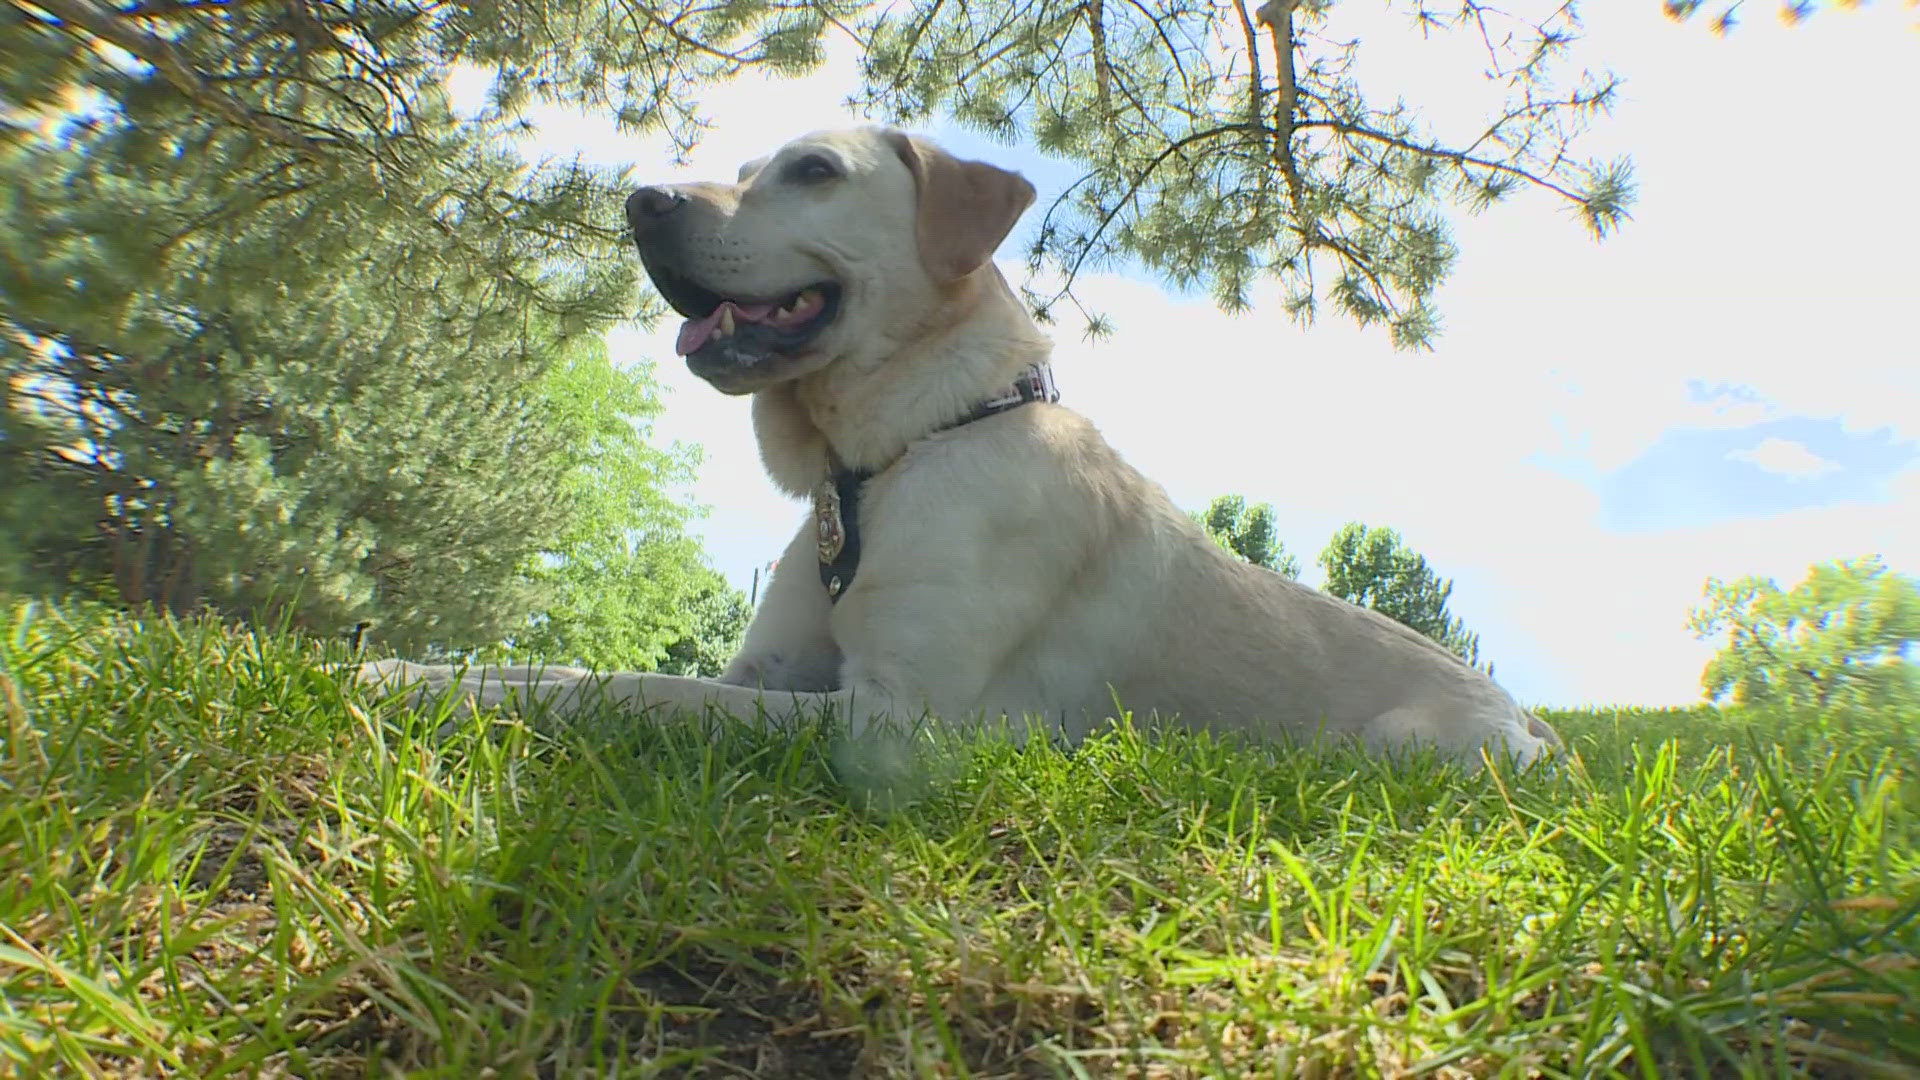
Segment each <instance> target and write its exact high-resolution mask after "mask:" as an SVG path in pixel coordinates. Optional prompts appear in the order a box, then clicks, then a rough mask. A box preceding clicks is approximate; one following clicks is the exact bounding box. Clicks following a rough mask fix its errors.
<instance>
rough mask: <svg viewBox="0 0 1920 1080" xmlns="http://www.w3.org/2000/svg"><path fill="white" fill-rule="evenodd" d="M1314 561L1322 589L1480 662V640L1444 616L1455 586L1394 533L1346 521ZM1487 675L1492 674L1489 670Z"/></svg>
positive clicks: (1488, 666)
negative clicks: (1321, 576) (1323, 576)
mask: <svg viewBox="0 0 1920 1080" xmlns="http://www.w3.org/2000/svg"><path fill="white" fill-rule="evenodd" d="M1318 561H1319V564H1320V568H1321V569H1322V570H1324V571H1326V575H1327V580H1326V584H1325V585H1324V586H1322V588H1324V589H1325V590H1326V591H1327V592H1329V593H1331V594H1332V595H1334V596H1337V597H1339V598H1340V599H1342V600H1346V601H1348V602H1350V603H1354V604H1359V605H1360V606H1362V607H1369V608H1372V609H1373V610H1375V611H1378V612H1379V613H1380V614H1382V615H1385V616H1388V617H1389V618H1392V619H1394V620H1396V621H1397V622H1400V623H1402V624H1404V625H1406V626H1409V627H1412V628H1413V629H1415V630H1418V631H1419V632H1420V633H1422V634H1425V635H1426V636H1427V637H1429V638H1431V639H1433V640H1434V641H1436V642H1438V643H1439V644H1440V645H1441V646H1442V647H1443V648H1445V649H1446V650H1447V651H1449V652H1451V653H1453V654H1454V655H1455V656H1458V657H1460V659H1462V660H1465V661H1466V662H1467V663H1469V664H1473V665H1478V664H1479V663H1480V635H1478V634H1475V633H1471V632H1469V631H1468V630H1467V628H1466V627H1465V626H1464V625H1463V624H1462V623H1461V622H1460V620H1459V619H1457V618H1454V617H1453V616H1452V615H1450V614H1448V612H1447V600H1448V599H1449V598H1450V597H1452V595H1453V582H1452V581H1450V580H1446V579H1443V578H1441V577H1440V576H1439V575H1438V574H1435V573H1434V572H1433V570H1432V569H1431V568H1430V567H1428V566H1427V560H1426V557H1425V556H1423V555H1420V554H1419V553H1417V552H1415V551H1414V550H1413V549H1411V548H1409V547H1407V545H1406V544H1405V543H1404V542H1403V541H1402V540H1401V539H1400V534H1399V533H1398V532H1395V531H1394V530H1392V529H1388V528H1372V529H1370V528H1368V527H1367V526H1365V525H1363V524H1361V523H1360V522H1357V521H1354V522H1349V523H1347V524H1346V525H1344V526H1342V527H1341V529H1340V531H1339V532H1336V533H1334V534H1333V539H1332V540H1329V541H1328V542H1327V546H1326V550H1324V551H1322V552H1321V553H1320V558H1319V560H1318ZM1486 670H1487V673H1488V674H1492V672H1493V665H1492V664H1491V663H1489V664H1487V665H1486Z"/></svg>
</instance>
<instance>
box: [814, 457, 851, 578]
mask: <svg viewBox="0 0 1920 1080" xmlns="http://www.w3.org/2000/svg"><path fill="white" fill-rule="evenodd" d="M813 528H814V541H815V543H816V544H817V545H818V547H819V551H820V561H821V563H823V564H825V563H831V562H832V561H833V560H835V559H837V558H839V557H840V549H841V548H843V547H846V546H847V527H846V524H845V523H844V522H842V521H841V520H840V492H839V491H838V490H837V489H835V487H834V485H833V477H831V476H829V477H827V478H826V479H825V480H822V481H820V483H819V485H818V486H816V487H815V488H814V489H813Z"/></svg>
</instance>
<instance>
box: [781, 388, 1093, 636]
mask: <svg viewBox="0 0 1920 1080" xmlns="http://www.w3.org/2000/svg"><path fill="white" fill-rule="evenodd" d="M1059 400H1060V390H1059V388H1058V387H1056V386H1054V384H1053V371H1052V370H1051V369H1049V368H1048V367H1047V366H1046V365H1045V364H1036V365H1034V366H1032V367H1030V368H1027V369H1026V370H1025V371H1022V372H1021V373H1020V377H1019V378H1018V379H1015V380H1014V383H1013V385H1012V386H1011V387H1008V389H1007V392H1006V393H1004V394H1001V395H999V396H998V397H993V398H989V399H987V400H986V401H983V402H981V403H980V404H978V405H975V406H974V407H973V411H971V412H969V413H967V415H965V416H963V417H961V418H960V419H958V420H955V421H954V422H953V423H951V424H946V425H943V426H941V427H938V428H935V429H934V430H933V432H930V433H929V434H936V433H938V432H942V431H952V430H953V429H954V428H957V427H961V426H964V425H966V424H971V423H973V422H974V421H975V420H985V419H986V418H987V417H989V416H995V415H998V414H1000V413H1003V412H1007V411H1008V410H1010V409H1017V408H1019V407H1020V406H1022V405H1028V404H1031V403H1033V402H1036V401H1044V402H1048V403H1049V404H1051V403H1052V402H1056V401H1059ZM827 469H828V472H827V476H826V479H824V480H822V481H820V483H819V485H818V486H816V487H815V488H814V489H813V523H814V531H815V537H816V540H817V541H818V547H819V555H820V584H822V585H824V586H826V589H827V601H828V602H829V603H838V602H839V600H840V596H841V594H842V593H845V592H846V591H847V587H848V586H850V585H852V584H853V574H854V571H856V570H858V569H860V489H861V488H863V487H865V486H866V483H867V481H868V480H871V479H873V477H874V475H875V474H876V473H877V472H879V470H877V469H849V468H847V467H846V466H845V465H844V464H842V463H841V461H840V455H838V454H836V453H834V452H833V449H832V448H831V447H829V448H828V449H827Z"/></svg>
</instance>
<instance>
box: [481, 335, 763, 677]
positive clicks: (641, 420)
mask: <svg viewBox="0 0 1920 1080" xmlns="http://www.w3.org/2000/svg"><path fill="white" fill-rule="evenodd" d="M539 400H540V404H539V406H538V409H537V411H538V413H539V414H540V415H541V416H542V417H543V418H545V419H546V421H547V423H549V424H551V425H552V426H553V427H554V428H555V429H556V434H557V435H558V437H559V442H560V445H561V446H562V447H563V448H564V449H563V451H562V453H563V456H564V457H565V459H566V461H567V462H568V469H567V474H566V480H565V483H564V488H563V491H562V493H561V494H562V495H563V496H564V497H565V499H566V500H567V501H568V503H569V504H570V505H571V506H572V507H573V514H572V516H571V517H570V519H569V521H568V523H567V526H566V528H565V529H564V531H563V532H562V533H561V535H560V536H559V537H558V539H557V541H556V542H555V543H554V544H552V545H551V546H550V547H548V548H547V549H545V550H543V551H542V552H541V553H540V554H539V556H538V557H537V558H536V559H535V560H534V562H533V564H532V566H531V568H530V570H529V576H530V577H531V579H532V580H533V581H534V583H535V584H537V585H539V586H540V587H541V592H542V595H543V596H544V597H545V600H544V604H543V606H542V608H541V609H540V610H539V611H538V612H537V613H536V614H534V615H533V616H532V618H531V620H530V621H529V623H528V625H527V626H526V627H525V628H524V629H522V630H519V631H517V632H515V633H513V634H512V635H510V637H509V638H508V639H507V641H505V642H503V643H502V644H501V646H499V647H498V648H497V649H495V650H492V651H491V655H506V656H512V657H514V658H517V659H528V660H547V661H552V662H556V663H569V664H590V665H593V666H598V667H617V668H624V669H627V670H638V671H648V670H653V669H654V668H656V667H657V666H659V665H660V664H661V662H662V661H663V660H664V659H666V658H667V657H668V656H669V653H670V652H671V651H672V650H673V649H674V648H675V647H679V648H681V649H682V650H683V651H684V650H686V649H688V648H691V647H692V646H689V645H686V644H684V643H685V642H687V641H688V640H689V639H690V638H698V637H700V636H701V635H702V634H712V633H715V632H716V631H715V629H714V628H713V627H711V626H709V625H708V623H707V622H703V621H702V620H703V616H704V615H705V614H706V608H705V607H704V606H703V605H707V604H708V603H709V602H710V600H711V598H712V597H713V595H714V594H715V593H716V591H717V590H724V589H725V581H724V579H722V578H721V577H720V576H719V575H718V574H717V573H715V572H714V571H713V570H712V569H710V568H709V567H708V566H707V565H706V561H705V558H704V556H703V554H702V553H701V551H700V547H699V545H698V544H697V543H695V542H694V541H693V540H692V539H691V538H689V537H688V536H687V534H686V527H687V524H688V522H689V519H690V518H691V517H692V514H693V511H692V509H691V508H690V507H688V506H687V505H686V504H685V503H683V502H680V501H677V500H676V499H674V498H672V497H671V496H670V495H669V494H668V493H669V491H670V490H671V489H672V488H674V487H677V486H680V485H684V484H686V483H688V482H690V481H691V480H692V479H693V466H694V464H695V462H696V460H697V457H698V455H697V453H695V452H694V451H692V450H689V449H685V448H675V449H672V450H661V449H657V448H655V447H654V446H652V445H651V444H650V443H649V442H648V441H647V434H648V432H649V430H650V424H651V422H652V420H653V418H654V416H656V415H657V414H658V412H659V409H660V405H659V399H658V397H657V396H656V394H655V391H654V386H653V383H652V381H651V379H649V378H648V377H647V376H646V374H645V373H644V371H642V370H638V369H632V368H618V367H615V366H613V365H612V364H610V363H608V360H607V351H606V345H605V342H604V341H603V340H601V339H599V338H581V339H577V340H576V341H574V342H572V343H570V344H569V346H568V349H567V351H566V354H565V360H564V362H563V363H561V364H560V365H558V366H556V367H555V368H554V369H553V370H552V371H551V372H550V373H549V375H548V377H547V379H546V380H545V381H544V383H543V384H542V387H541V395H540V399H539Z"/></svg>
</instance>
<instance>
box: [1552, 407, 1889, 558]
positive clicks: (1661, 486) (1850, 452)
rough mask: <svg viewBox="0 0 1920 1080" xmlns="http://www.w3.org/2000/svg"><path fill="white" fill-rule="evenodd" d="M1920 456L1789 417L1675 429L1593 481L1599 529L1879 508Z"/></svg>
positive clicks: (1884, 434)
mask: <svg viewBox="0 0 1920 1080" xmlns="http://www.w3.org/2000/svg"><path fill="white" fill-rule="evenodd" d="M1916 458H1920V446H1917V445H1916V444H1915V443H1913V442H1911V441H1903V440H1901V439H1899V438H1898V437H1896V436H1895V435H1894V433H1893V432H1891V431H1888V430H1885V429H1882V430H1879V431H1873V432H1855V431H1848V430H1846V429H1845V428H1844V427H1843V426H1842V425H1841V423H1840V422H1839V421H1838V420H1836V419H1832V418H1822V419H1815V418H1812V417H1805V416H1794V417H1783V418H1781V419H1778V420H1770V421H1768V422H1766V423H1762V424H1755V425H1752V426H1750V427H1743V428H1732V429H1704V430H1703V429H1699V428H1675V429H1673V430H1670V431H1668V432H1666V433H1665V434H1664V435H1662V436H1661V437H1660V439H1659V441H1657V442H1655V443H1654V444H1653V446H1652V447H1651V448H1650V449H1648V451H1647V452H1646V453H1645V454H1642V455H1641V456H1640V457H1639V458H1638V459H1637V460H1635V461H1633V462H1631V463H1629V464H1627V465H1625V466H1622V467H1621V468H1619V469H1617V470H1615V471H1613V472H1611V473H1607V474H1604V475H1600V476H1598V477H1591V478H1588V479H1589V482H1590V483H1591V484H1592V485H1593V487H1594V490H1595V491H1596V492H1597V493H1598V494H1599V495H1600V500H1601V502H1600V524H1601V525H1602V526H1603V527H1605V528H1607V529H1610V530H1613V531H1617V532H1658V531H1662V530H1666V529H1678V528H1691V527H1698V526H1702V525H1708V524H1712V523H1714V522H1717V521H1726V520H1729V519H1736V518H1760V517H1765V516H1767V515H1770V514H1778V513H1784V512H1787V511H1791V510H1801V509H1805V508H1807V507H1816V506H1831V505H1834V504H1836V503H1843V502H1863V501H1864V502H1873V501H1879V500H1880V499H1882V498H1884V497H1885V487H1886V481H1887V480H1889V479H1890V478H1892V477H1893V476H1894V475H1896V474H1898V473H1899V472H1901V471H1902V470H1903V469H1904V468H1906V467H1907V466H1908V465H1910V464H1911V463H1913V461H1914V460H1915V459H1916Z"/></svg>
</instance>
